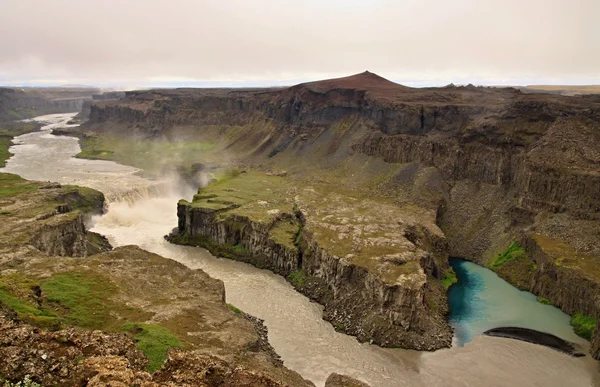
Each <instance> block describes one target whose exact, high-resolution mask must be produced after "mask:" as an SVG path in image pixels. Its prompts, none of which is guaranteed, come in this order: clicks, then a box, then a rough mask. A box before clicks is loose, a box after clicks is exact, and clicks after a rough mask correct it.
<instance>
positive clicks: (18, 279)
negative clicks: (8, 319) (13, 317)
mask: <svg viewBox="0 0 600 387" xmlns="http://www.w3.org/2000/svg"><path fill="white" fill-rule="evenodd" d="M36 291H39V287H38V286H37V284H36V283H35V282H34V281H32V280H31V279H28V278H25V277H23V276H20V275H18V274H13V275H8V276H4V277H0V304H2V305H4V306H6V307H8V308H10V309H12V310H13V311H14V312H15V313H17V315H18V316H19V317H20V318H21V319H23V320H25V321H27V322H29V323H31V324H34V325H38V326H42V327H46V328H49V329H58V328H60V319H59V318H58V316H56V314H54V313H53V312H51V311H49V310H47V309H46V308H38V306H37V305H36V303H35V300H36Z"/></svg>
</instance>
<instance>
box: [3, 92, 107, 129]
mask: <svg viewBox="0 0 600 387" xmlns="http://www.w3.org/2000/svg"><path fill="white" fill-rule="evenodd" d="M98 91H99V90H98V89H93V88H89V89H85V88H82V89H78V88H6V87H1V88H0V122H2V121H12V120H21V119H25V118H32V117H35V116H39V115H43V114H52V113H72V112H79V111H81V110H82V107H83V104H84V102H86V101H91V99H92V94H93V93H97V92H98Z"/></svg>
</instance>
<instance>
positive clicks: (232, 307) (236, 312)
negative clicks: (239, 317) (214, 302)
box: [227, 303, 242, 314]
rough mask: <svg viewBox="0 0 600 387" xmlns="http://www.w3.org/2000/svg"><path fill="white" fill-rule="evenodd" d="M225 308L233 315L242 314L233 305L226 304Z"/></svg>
mask: <svg viewBox="0 0 600 387" xmlns="http://www.w3.org/2000/svg"><path fill="white" fill-rule="evenodd" d="M227 307H228V308H229V309H230V310H231V311H232V312H233V313H235V314H242V311H241V309H239V308H237V307H236V306H235V305H233V304H229V303H228V304H227Z"/></svg>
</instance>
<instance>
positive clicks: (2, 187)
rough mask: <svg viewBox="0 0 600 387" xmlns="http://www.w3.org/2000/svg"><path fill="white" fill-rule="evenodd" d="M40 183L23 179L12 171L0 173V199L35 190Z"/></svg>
mask: <svg viewBox="0 0 600 387" xmlns="http://www.w3.org/2000/svg"><path fill="white" fill-rule="evenodd" d="M38 188H39V184H38V183H34V182H31V181H28V180H25V179H23V178H22V177H20V176H18V175H13V174H12V173H0V199H4V198H9V197H13V196H17V195H19V194H22V193H24V192H29V191H35V190H37V189H38Z"/></svg>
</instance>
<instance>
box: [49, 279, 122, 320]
mask: <svg viewBox="0 0 600 387" xmlns="http://www.w3.org/2000/svg"><path fill="white" fill-rule="evenodd" d="M41 288H42V291H43V292H44V294H46V299H47V300H48V302H49V303H51V304H55V306H56V307H58V308H61V307H62V308H66V313H65V320H66V321H67V322H69V323H72V324H74V325H78V326H82V327H85V328H90V329H102V328H104V327H105V326H106V325H107V323H108V322H109V321H110V319H111V317H110V312H111V309H112V308H111V305H110V303H109V302H108V300H109V299H110V297H111V296H112V295H113V293H114V292H115V287H114V285H112V284H111V283H110V281H109V280H108V279H105V278H103V277H101V276H100V275H98V274H95V273H85V274H83V273H62V274H55V275H53V276H52V277H50V278H49V279H47V280H45V281H43V282H42V284H41Z"/></svg>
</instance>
